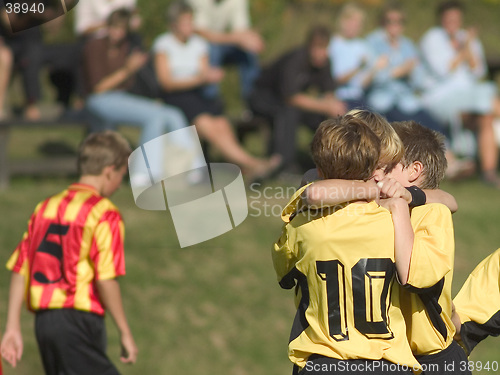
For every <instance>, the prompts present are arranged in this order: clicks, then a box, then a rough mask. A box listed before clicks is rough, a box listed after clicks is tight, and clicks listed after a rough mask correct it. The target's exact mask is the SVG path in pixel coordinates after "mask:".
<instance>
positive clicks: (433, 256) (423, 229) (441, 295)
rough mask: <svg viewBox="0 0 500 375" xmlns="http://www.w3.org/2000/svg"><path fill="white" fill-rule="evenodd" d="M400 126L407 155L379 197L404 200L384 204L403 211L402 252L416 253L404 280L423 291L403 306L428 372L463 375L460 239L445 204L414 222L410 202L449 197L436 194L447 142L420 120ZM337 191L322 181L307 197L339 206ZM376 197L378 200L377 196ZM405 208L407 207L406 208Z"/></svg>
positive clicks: (425, 209)
mask: <svg viewBox="0 0 500 375" xmlns="http://www.w3.org/2000/svg"><path fill="white" fill-rule="evenodd" d="M394 128H395V130H396V133H397V135H398V137H399V138H400V139H401V140H402V142H403V144H404V146H405V155H404V157H403V159H402V162H401V163H399V164H397V165H396V167H395V168H393V169H392V170H391V171H390V172H389V173H388V174H387V177H386V178H385V179H383V180H382V178H383V175H384V174H383V173H382V174H379V175H377V176H376V179H378V180H380V181H381V182H380V183H379V186H381V188H380V192H376V193H375V195H376V196H377V195H378V194H382V196H383V197H386V198H387V197H399V199H391V200H389V201H387V202H381V203H382V204H384V205H385V206H386V207H388V209H390V210H391V211H392V210H393V209H394V205H396V206H398V207H399V209H398V210H397V212H396V213H394V212H393V221H394V225H395V228H396V248H398V246H403V247H406V249H407V250H406V251H402V253H405V254H411V258H408V259H406V260H405V262H406V263H407V265H408V270H409V272H408V274H407V275H406V276H405V277H404V278H403V279H401V278H400V281H401V282H402V283H403V284H407V285H408V287H409V288H410V287H412V289H413V291H416V292H418V294H409V293H403V294H402V301H401V305H402V308H403V311H404V313H405V318H406V320H407V324H408V339H409V342H410V344H411V346H412V351H413V353H414V354H415V355H416V356H417V359H418V360H419V362H420V363H421V364H423V365H424V370H426V372H425V373H426V374H445V373H446V374H454V373H463V372H460V371H459V368H460V367H461V364H462V363H463V361H466V358H465V355H464V353H463V351H462V350H460V348H458V346H456V345H455V344H454V343H453V340H452V337H453V335H454V328H453V325H452V321H451V315H452V312H451V309H452V303H451V279H452V268H453V259H454V238H453V225H452V222H451V215H450V213H449V211H448V210H447V209H446V208H445V207H443V206H442V205H436V204H427V205H425V206H421V207H415V208H413V210H412V213H411V221H410V216H409V211H408V204H409V203H410V202H411V203H412V204H413V205H414V206H415V205H421V204H423V203H425V200H426V199H425V194H424V193H423V192H422V190H420V189H419V188H420V187H421V188H425V189H426V190H425V192H426V194H427V195H428V196H431V195H432V194H434V196H433V198H434V199H436V198H438V200H439V199H442V198H443V197H446V194H447V193H444V192H440V191H439V192H438V191H436V190H435V189H437V188H438V186H439V183H440V181H441V180H442V178H443V176H444V172H445V170H446V158H445V153H444V144H443V139H442V137H441V136H440V135H439V134H438V133H435V132H433V131H431V130H429V129H427V128H424V127H423V126H421V125H419V124H417V123H415V122H405V123H395V124H394ZM391 177H392V178H391ZM315 185H316V186H315ZM336 186H337V187H336ZM403 186H406V187H407V188H406V189H405V188H403ZM417 187H418V188H417ZM336 188H337V189H338V182H337V181H327V180H324V181H319V182H318V183H315V184H313V185H311V186H310V187H309V188H308V189H306V191H305V192H304V194H303V195H304V196H305V197H306V203H309V204H313V205H317V206H320V205H331V204H339V199H337V198H336V197H335V196H334V195H332V191H334V189H336ZM408 188H409V189H410V191H411V193H412V194H413V196H412V194H410V191H409V190H408ZM359 189H361V187H359V188H358V194H359V195H358V196H361V197H363V194H364V192H363V190H359ZM342 191H343V193H344V195H346V196H348V195H349V194H348V193H347V191H346V190H345V188H344V189H343V190H342ZM365 191H366V189H365ZM372 191H373V189H372ZM436 193H438V195H435V194H436ZM443 194H444V195H443ZM351 195H352V194H351ZM371 198H372V199H374V197H373V193H372V196H371ZM453 201H454V199H451V200H450V199H449V198H447V200H445V202H448V203H450V202H453ZM404 207H407V209H406V210H403V209H402V208H404ZM412 227H413V230H412ZM410 260H411V266H410ZM404 268H405V267H403V269H404ZM445 366H447V367H446V368H445ZM465 373H467V372H465Z"/></svg>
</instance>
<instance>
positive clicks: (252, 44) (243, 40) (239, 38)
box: [196, 29, 264, 53]
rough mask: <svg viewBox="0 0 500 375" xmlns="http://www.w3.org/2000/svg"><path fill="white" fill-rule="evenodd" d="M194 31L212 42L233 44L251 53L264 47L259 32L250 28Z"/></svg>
mask: <svg viewBox="0 0 500 375" xmlns="http://www.w3.org/2000/svg"><path fill="white" fill-rule="evenodd" d="M196 32H197V33H198V34H199V35H201V36H202V37H203V38H205V39H206V40H208V41H209V42H211V43H214V44H234V45H237V46H239V47H240V48H241V49H243V50H246V51H249V52H253V53H260V52H262V50H263V49H264V41H263V40H262V37H261V36H260V34H259V33H257V32H256V31H254V30H251V29H248V30H241V31H233V32H227V33H224V32H216V31H211V30H206V29H203V30H201V29H198V30H196Z"/></svg>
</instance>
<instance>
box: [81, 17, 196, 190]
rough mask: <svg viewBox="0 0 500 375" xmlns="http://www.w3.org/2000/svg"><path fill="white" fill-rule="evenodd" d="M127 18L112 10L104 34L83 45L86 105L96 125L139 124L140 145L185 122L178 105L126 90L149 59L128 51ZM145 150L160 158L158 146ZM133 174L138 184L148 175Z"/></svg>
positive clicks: (184, 142)
mask: <svg viewBox="0 0 500 375" xmlns="http://www.w3.org/2000/svg"><path fill="white" fill-rule="evenodd" d="M129 18H130V12H129V11H128V10H126V9H119V10H117V11H114V12H113V13H112V14H111V16H110V17H109V19H108V28H107V36H106V37H104V38H93V39H90V40H89V41H88V42H87V44H86V45H85V48H84V54H83V57H84V61H83V67H84V75H85V82H86V83H87V85H88V88H87V90H88V92H89V93H90V95H89V96H88V97H87V103H86V105H87V109H88V110H89V112H90V113H91V114H92V115H94V116H95V117H96V118H97V120H99V121H100V122H99V123H98V124H97V125H96V127H99V128H109V127H112V126H116V125H117V124H120V123H127V124H136V125H137V126H139V127H141V128H142V133H141V138H140V144H141V145H142V144H144V143H146V142H147V141H150V140H152V139H154V138H156V137H159V136H161V135H163V134H164V133H167V132H169V131H174V130H178V129H182V128H183V127H185V126H187V122H186V119H185V117H184V116H183V114H182V113H181V112H180V111H179V110H178V109H177V108H174V107H171V106H167V105H163V104H159V103H157V102H155V101H153V100H150V99H147V98H143V97H140V96H136V95H132V94H130V93H128V92H127V89H128V88H130V87H131V85H132V84H133V79H134V75H135V73H136V72H137V71H138V70H139V69H140V68H141V67H142V66H143V65H144V64H145V63H146V61H147V59H148V58H149V56H148V55H147V54H146V53H144V52H141V51H137V50H130V45H129V42H128V40H127V30H128V25H129ZM181 137H182V136H181ZM178 142H179V145H181V146H183V147H186V148H189V147H191V146H192V143H191V139H184V138H181V139H179V140H178ZM148 153H149V157H150V158H155V159H156V160H158V159H161V158H162V157H163V153H162V150H161V149H153V148H152V147H151V148H148ZM151 155H153V156H151ZM152 164H153V165H155V166H156V165H161V163H152ZM162 173H163V171H162V170H155V169H153V168H152V169H151V174H152V177H153V179H156V178H161V176H162ZM133 177H134V178H137V181H136V184H139V185H141V184H143V185H146V184H147V183H148V182H149V176H144V175H140V174H139V173H134V174H133Z"/></svg>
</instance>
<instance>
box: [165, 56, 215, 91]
mask: <svg viewBox="0 0 500 375" xmlns="http://www.w3.org/2000/svg"><path fill="white" fill-rule="evenodd" d="M155 70H156V76H157V77H158V81H159V83H160V86H161V88H162V89H163V90H164V91H167V92H172V91H182V90H189V89H194V88H197V87H200V86H202V85H204V84H207V83H215V82H219V81H220V80H221V79H222V78H223V76H224V74H223V72H222V71H221V70H220V69H217V68H212V67H210V66H209V63H208V57H207V56H205V57H203V58H202V59H201V61H200V72H199V74H197V75H196V76H193V77H189V78H184V79H176V78H174V77H172V74H171V71H170V65H169V61H168V56H167V55H166V54H164V53H157V54H156V55H155Z"/></svg>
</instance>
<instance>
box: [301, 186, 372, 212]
mask: <svg viewBox="0 0 500 375" xmlns="http://www.w3.org/2000/svg"><path fill="white" fill-rule="evenodd" d="M379 195H380V191H379V188H378V187H377V184H376V183H375V181H373V180H368V181H353V180H333V179H332V180H320V181H316V182H314V183H313V184H311V185H309V186H308V187H307V188H306V189H305V190H304V192H303V193H302V199H303V202H304V204H305V205H307V206H309V207H325V206H335V205H337V204H342V203H346V202H349V201H354V200H367V201H372V200H376V199H378V197H379Z"/></svg>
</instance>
